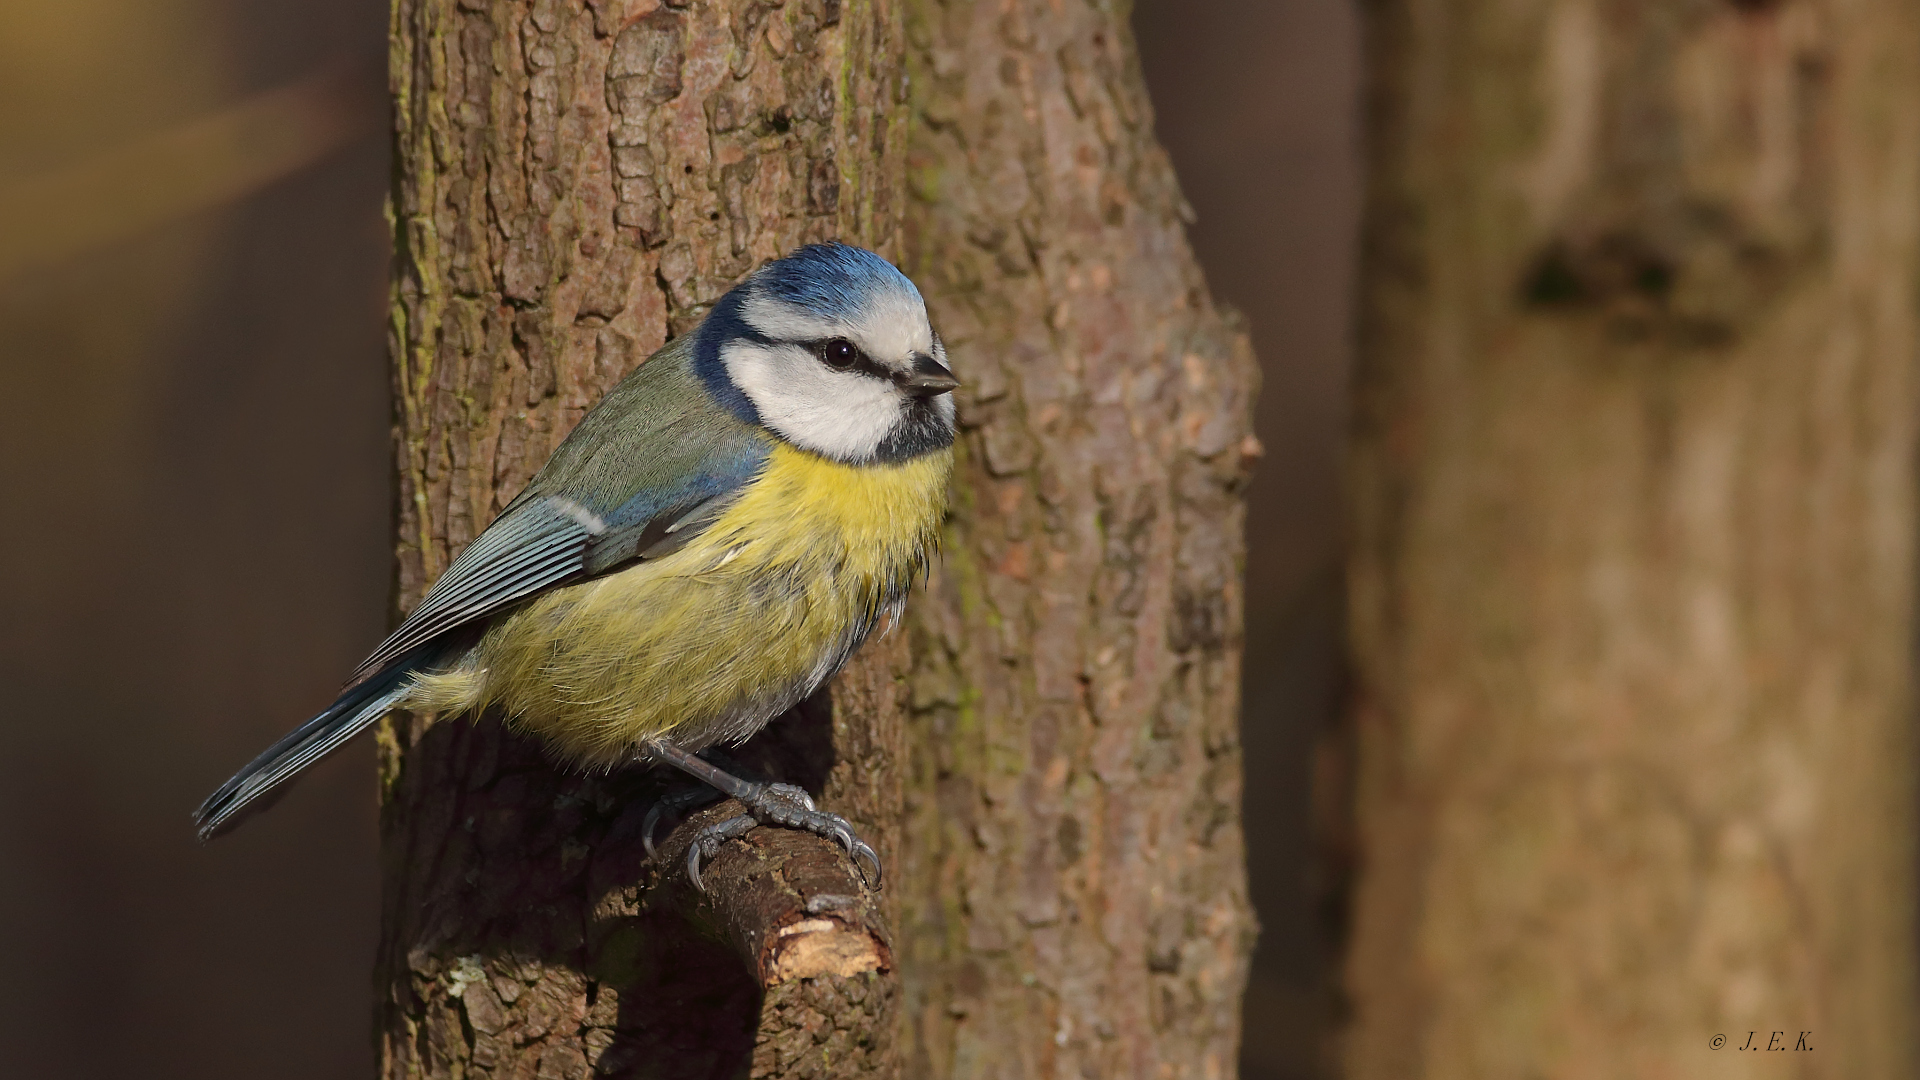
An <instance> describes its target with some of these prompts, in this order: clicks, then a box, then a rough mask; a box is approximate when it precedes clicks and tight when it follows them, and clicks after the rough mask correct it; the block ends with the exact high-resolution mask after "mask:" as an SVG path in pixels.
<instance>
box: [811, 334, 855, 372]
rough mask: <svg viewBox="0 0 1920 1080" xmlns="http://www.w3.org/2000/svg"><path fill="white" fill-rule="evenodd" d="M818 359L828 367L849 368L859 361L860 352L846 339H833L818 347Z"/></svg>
mask: <svg viewBox="0 0 1920 1080" xmlns="http://www.w3.org/2000/svg"><path fill="white" fill-rule="evenodd" d="M820 359H821V360H823V361H825V362H826V364H827V366H828V367H837V368H850V367H852V366H853V364H854V361H856V360H858V359H860V350H859V349H858V348H857V347H855V346H854V344H853V342H851V341H848V340H847V339H846V338H834V339H833V340H832V341H828V342H825V343H823V344H822V345H821V346H820Z"/></svg>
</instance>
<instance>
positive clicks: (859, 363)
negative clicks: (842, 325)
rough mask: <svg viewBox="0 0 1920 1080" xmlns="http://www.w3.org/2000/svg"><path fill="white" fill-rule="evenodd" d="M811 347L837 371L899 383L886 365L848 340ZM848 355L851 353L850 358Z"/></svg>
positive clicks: (843, 339)
mask: <svg viewBox="0 0 1920 1080" xmlns="http://www.w3.org/2000/svg"><path fill="white" fill-rule="evenodd" d="M809 347H810V348H811V349H812V350H813V355H815V356H817V357H819V358H820V362H821V363H823V364H825V365H827V366H828V367H830V368H832V369H834V370H835V371H857V372H859V373H860V374H862V375H870V376H872V377H873V378H876V379H883V380H885V381H887V382H898V381H899V380H898V379H897V378H896V377H895V373H894V371H893V370H892V369H890V368H888V367H887V366H886V365H884V364H882V363H880V362H879V361H877V360H875V359H874V358H873V357H871V356H868V355H867V354H866V352H865V351H864V350H863V349H861V348H860V346H858V345H855V344H854V343H853V342H851V341H848V340H847V339H846V338H828V339H826V340H825V341H815V342H812V343H810V345H809ZM848 353H851V355H850V356H849V355H848Z"/></svg>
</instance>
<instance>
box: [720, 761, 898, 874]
mask: <svg viewBox="0 0 1920 1080" xmlns="http://www.w3.org/2000/svg"><path fill="white" fill-rule="evenodd" d="M748 786H749V787H751V788H753V789H755V790H752V791H748V792H745V793H742V794H740V795H738V796H737V797H738V798H739V799H740V801H741V802H742V803H743V804H745V806H746V810H747V812H746V813H744V814H740V815H737V816H735V817H730V818H728V819H726V820H725V821H718V822H715V823H713V824H712V825H709V826H707V827H706V828H704V829H702V830H700V832H699V834H698V835H697V836H695V837H694V838H693V844H692V845H691V846H689V847H688V848H687V877H689V878H691V879H692V880H693V886H694V888H696V889H699V890H700V891H701V892H706V891H707V887H706V886H705V885H703V884H701V881H700V864H701V863H702V862H703V861H705V860H709V859H712V858H713V857H714V856H715V855H718V854H719V853H720V845H722V844H724V843H726V842H727V841H728V840H733V839H736V838H738V837H741V836H744V835H746V833H747V831H748V830H749V829H752V828H753V827H754V826H755V825H777V826H779V827H780V828H783V829H800V830H802V831H804V832H810V833H812V834H814V835H815V836H823V837H826V838H827V839H828V840H832V841H835V842H836V843H838V844H839V845H840V846H841V847H843V848H845V849H846V851H847V855H848V856H849V857H851V858H852V859H853V861H854V864H855V865H856V866H859V867H860V873H861V877H863V878H866V879H867V883H868V884H869V885H870V886H872V887H874V888H879V886H880V856H879V855H878V854H877V853H875V851H874V850H873V848H872V846H870V845H869V844H868V843H867V842H866V841H865V840H862V839H860V837H859V836H857V835H856V834H855V833H854V831H853V826H852V825H851V824H850V823H849V822H848V821H847V819H846V818H843V817H841V816H840V815H839V814H832V813H828V812H827V811H825V810H820V809H817V808H816V807H815V806H814V805H813V797H812V796H810V795H808V794H807V793H806V792H805V791H804V790H802V789H801V788H797V787H794V786H793V785H792V784H749V785H748ZM868 866H871V867H872V868H873V873H872V874H871V876H869V875H868V873H867V867H868Z"/></svg>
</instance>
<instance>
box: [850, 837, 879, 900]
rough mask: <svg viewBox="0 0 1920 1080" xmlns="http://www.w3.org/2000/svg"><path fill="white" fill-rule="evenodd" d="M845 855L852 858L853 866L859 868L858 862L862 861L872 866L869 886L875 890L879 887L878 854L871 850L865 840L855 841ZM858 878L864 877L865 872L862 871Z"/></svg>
mask: <svg viewBox="0 0 1920 1080" xmlns="http://www.w3.org/2000/svg"><path fill="white" fill-rule="evenodd" d="M847 854H848V855H851V856H852V857H853V860H854V865H855V866H859V865H860V861H861V860H862V859H864V860H866V861H867V862H870V863H872V864H873V880H872V881H871V882H869V884H870V885H871V886H872V887H873V888H876V889H877V888H879V887H880V853H879V852H877V851H875V850H873V848H872V847H871V846H870V845H869V844H868V843H867V842H866V841H865V840H855V841H854V846H853V847H851V848H848V849H847ZM860 876H861V877H866V871H865V870H864V869H862V870H861V873H860Z"/></svg>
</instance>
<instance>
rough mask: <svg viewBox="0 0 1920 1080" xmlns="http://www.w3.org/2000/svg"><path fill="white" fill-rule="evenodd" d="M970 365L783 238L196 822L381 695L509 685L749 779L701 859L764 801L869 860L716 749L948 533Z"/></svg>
mask: <svg viewBox="0 0 1920 1080" xmlns="http://www.w3.org/2000/svg"><path fill="white" fill-rule="evenodd" d="M958 385H959V381H958V380H957V379H956V378H955V377H954V374H953V371H952V369H951V368H949V367H948V365H947V354H946V348H945V346H944V344H943V343H942V342H941V340H940V336H939V335H938V334H937V333H936V332H935V331H934V329H933V325H932V323H931V321H930V320H929V318H928V315H927V308H926V303H925V301H924V299H923V298H922V296H921V294H920V291H919V289H918V288H916V287H915V286H914V284H913V282H912V281H911V280H910V279H909V278H908V277H907V276H906V275H905V274H904V273H903V272H901V271H900V270H899V269H898V268H896V267H895V266H893V264H891V263H889V262H887V261H886V260H885V259H884V258H882V257H881V256H879V255H877V254H875V253H873V252H871V251H868V250H866V249H864V248H860V247H856V246H853V245H850V244H844V243H839V242H832V243H820V244H811V245H807V246H805V247H801V248H799V249H798V250H796V251H793V252H792V253H791V254H789V255H786V256H785V257H782V258H779V259H775V260H773V261H770V262H767V263H766V264H764V265H763V266H761V267H760V268H759V269H758V270H755V271H754V272H753V273H751V274H749V275H748V276H747V277H746V278H745V279H743V280H742V281H740V282H739V283H738V284H737V285H735V286H734V287H733V288H732V289H730V290H728V291H727V292H726V293H725V294H724V295H722V296H721V297H720V299H719V300H717V301H715V302H714V304H713V306H712V308H711V309H710V310H709V311H708V313H707V315H706V317H705V318H704V319H703V320H702V321H701V322H700V324H699V325H698V326H697V327H695V328H694V329H692V330H691V331H689V332H688V333H686V334H684V335H681V336H680V337H677V338H675V339H674V340H672V341H670V342H668V343H667V344H666V345H664V346H663V347H661V349H660V350H659V351H657V352H655V353H654V354H653V355H652V356H650V357H648V358H647V359H646V360H645V361H644V362H643V363H641V364H640V365H639V366H638V367H636V368H635V369H634V370H633V371H632V372H631V373H629V374H628V375H627V376H626V377H625V378H624V379H622V380H621V381H620V382H619V383H618V384H616V385H615V386H614V387H613V389H611V390H610V391H608V392H607V394H606V395H605V396H604V397H603V398H602V399H601V400H600V402H599V403H598V404H596V405H595V406H594V407H593V408H592V409H591V410H589V411H588V412H587V414H586V415H585V416H584V417H582V418H581V421H580V423H579V424H578V426H576V427H575V428H574V430H573V431H572V432H571V433H570V434H569V435H568V436H567V437H566V439H565V440H564V441H562V442H561V444H560V445H559V446H558V447H557V448H556V449H555V450H554V451H553V453H552V456H550V457H549V458H548V459H547V461H546V463H545V465H544V466H542V467H541V469H540V471H539V472H538V473H536V474H535V475H534V477H533V478H532V479H531V480H530V481H528V483H527V485H526V488H525V489H524V490H522V491H521V492H520V493H519V494H518V495H517V496H516V497H515V498H514V499H513V500H512V501H511V502H509V503H508V504H507V505H506V507H505V508H504V509H502V510H501V512H500V514H499V516H498V517H496V518H495V519H494V520H493V522H492V523H491V524H489V525H488V526H487V527H486V528H485V529H484V530H482V531H481V533H480V535H478V536H477V537H475V538H474V539H473V542H472V543H470V544H468V545H467V546H466V548H465V549H464V550H463V551H462V552H461V553H460V555H459V557H457V558H455V559H454V560H453V562H452V564H451V565H449V566H448V567H447V569H446V572H445V573H443V574H442V575H441V576H440V578H439V579H438V580H437V581H436V582H435V583H434V585H433V587H432V588H431V589H429V590H428V591H427V593H426V595H425V596H424V597H423V598H422V599H421V601H420V603H419V605H418V606H417V607H416V608H414V610H413V611H412V613H411V614H409V615H408V616H407V617H406V619H404V620H403V621H402V622H401V623H400V625H399V627H398V628H396V629H395V630H394V631H393V632H392V633H391V634H389V635H388V636H387V637H386V638H385V639H384V640H383V641H381V642H380V643H379V645H378V646H377V647H376V648H374V650H373V652H372V653H370V654H369V655H368V656H367V658H366V659H365V660H363V661H361V663H360V665H359V666H358V667H357V668H356V669H355V670H354V671H353V673H352V675H351V676H350V677H349V679H348V680H347V682H346V684H345V686H344V688H343V689H342V690H341V691H340V693H339V695H338V696H337V697H336V698H335V699H334V701H333V703H332V704H331V705H329V706H327V708H326V709H324V710H323V711H321V712H320V713H319V714H318V715H316V716H314V717H313V718H312V719H310V720H308V721H307V722H306V723H304V724H302V725H300V726H299V727H298V728H296V729H295V730H293V731H292V732H290V733H289V734H287V735H286V736H285V737H284V738H282V739H280V740H279V741H278V742H276V743H274V744H273V745H272V746H271V747H269V748H268V749H267V750H266V751H265V752H263V753H262V754H260V756H259V757H257V758H255V759H254V760H253V761H252V762H251V763H249V764H248V765H247V766H246V767H245V768H243V769H241V770H240V771H239V772H238V773H236V774H235V775H234V776H233V777H232V778H231V779H229V780H228V781H227V782H226V783H225V784H222V785H221V786H220V787H219V789H218V790H216V791H215V792H214V793H213V794H212V795H211V796H209V797H208V798H207V800H206V801H205V802H204V803H202V804H201V805H200V807H199V808H198V810H196V811H195V813H194V824H195V828H196V830H197V832H198V834H199V836H200V838H201V839H202V840H209V839H212V838H213V837H215V836H219V835H222V834H224V833H226V832H227V831H229V830H231V829H232V828H234V827H235V826H236V825H238V824H239V823H240V822H241V821H242V820H244V819H245V818H247V817H248V816H250V812H251V811H254V810H258V809H261V808H264V806H265V805H266V802H265V801H263V800H265V799H266V797H267V796H269V795H270V794H273V793H275V792H276V790H277V789H279V788H280V787H281V785H283V784H285V783H286V782H288V781H289V780H291V779H292V778H293V777H295V776H296V775H298V774H299V773H300V772H302V771H303V770H305V769H307V768H308V767H310V766H312V765H313V764H314V763H315V762H317V761H319V760H321V759H322V758H324V757H326V756H327V755H328V754H330V753H332V752H334V751H335V750H338V749H339V748H340V747H341V746H343V745H344V744H346V743H347V741H348V740H350V739H352V738H353V737H354V736H355V735H357V734H359V733H361V732H363V731H365V730H366V729H368V728H369V727H371V726H372V725H374V724H375V723H376V722H378V721H379V720H380V719H381V718H382V717H384V716H386V715H387V714H388V713H390V712H393V711H395V710H400V709H407V710H412V711H415V712H420V713H430V714H433V715H434V717H435V722H436V723H438V722H442V721H443V720H446V719H450V718H452V717H456V716H460V715H468V716H473V715H478V714H480V713H482V712H484V711H487V710H490V709H491V710H497V712H498V714H499V715H500V716H501V717H502V718H503V719H504V721H505V723H506V724H507V725H508V726H509V727H511V728H514V729H516V730H518V731H521V732H524V733H527V734H529V735H532V736H534V737H535V738H537V739H538V740H540V741H541V742H543V743H544V744H545V746H546V747H547V748H549V750H550V751H551V752H552V753H553V754H554V755H556V756H557V757H558V758H560V759H561V760H562V761H563V762H565V763H568V764H570V765H573V766H575V767H579V768H602V769H607V768H614V767H619V766H623V765H630V764H636V763H638V764H644V765H667V766H672V767H675V768H678V769H680V770H682V771H684V772H686V773H688V774H690V775H691V776H693V777H694V778H695V779H697V780H699V781H702V782H704V783H705V784H707V785H710V786H711V787H712V788H714V789H717V791H718V792H720V793H722V794H724V795H728V796H732V797H734V798H736V799H739V800H740V802H741V803H742V805H743V806H744V807H745V810H746V812H745V813H744V814H742V815H739V816H737V817H735V818H731V819H728V820H726V821H722V822H719V823H716V824H714V825H712V826H709V827H708V828H707V829H705V830H704V831H702V832H701V833H700V834H698V835H697V836H696V837H695V840H694V842H693V844H692V846H691V847H690V849H689V851H688V856H687V858H688V871H689V874H690V875H691V877H692V879H693V882H694V884H695V885H696V886H701V880H700V862H701V860H702V859H703V858H704V859H711V858H712V857H713V856H714V855H715V854H717V852H718V851H719V849H720V845H721V844H722V843H723V842H724V841H726V840H728V839H731V838H733V837H736V836H739V835H742V834H744V833H745V832H746V831H747V830H748V829H750V828H752V827H753V826H754V825H755V824H769V825H777V826H785V827H788V828H797V829H802V830H806V831H809V832H813V833H816V834H818V835H821V836H826V837H829V838H831V839H833V840H835V841H837V842H839V843H840V844H841V845H842V846H844V847H845V848H846V850H847V852H848V854H849V855H850V856H851V857H853V858H855V859H856V862H857V863H859V862H864V863H868V864H871V867H872V872H873V875H874V880H875V881H876V882H877V880H878V874H879V869H880V867H879V859H878V857H877V856H876V855H875V853H874V851H873V849H872V848H871V847H870V846H869V845H867V844H866V843H865V842H864V841H862V840H860V839H859V838H858V837H857V836H856V835H855V834H854V831H853V829H852V827H851V826H850V825H849V824H848V823H847V822H846V820H845V819H843V818H841V817H839V816H838V815H835V814H831V813H827V812H825V811H821V810H819V809H818V808H816V807H815V806H814V804H813V801H812V799H811V798H810V797H808V795H807V793H806V792H805V791H804V790H802V789H799V788H796V787H792V786H789V785H784V784H770V783H763V782H759V781H755V780H751V779H746V778H743V777H741V776H737V775H734V774H733V773H731V772H728V771H727V770H726V769H724V768H722V767H721V766H720V765H716V764H715V763H714V762H713V761H712V760H709V759H710V758H712V757H715V756H716V755H715V754H712V753H708V754H706V755H705V756H703V751H710V750H717V749H718V748H720V747H723V746H725V745H732V744H737V743H740V742H742V741H744V740H746V739H747V738H748V737H750V736H752V735H753V734H754V733H755V732H757V731H759V730H760V729H761V728H762V727H764V726H765V725H766V724H767V723H768V722H769V721H771V720H772V719H773V718H774V717H776V716H778V715H780V714H781V713H782V712H785V711H786V710H787V709H789V708H791V707H793V706H794V705H795V704H797V703H798V702H799V701H801V700H802V699H803V698H805V697H806V696H807V695H809V694H811V693H812V692H814V691H815V690H816V689H818V688H819V687H821V686H822V685H824V684H825V683H826V682H827V681H828V680H829V679H831V678H832V677H833V675H834V673H835V672H837V671H838V670H839V669H840V668H841V666H842V665H844V664H845V663H846V661H847V660H848V659H849V658H850V657H851V656H852V655H853V653H854V652H855V650H857V649H858V648H859V647H860V645H861V644H862V643H863V642H864V641H865V640H866V639H867V637H868V636H869V635H870V634H871V633H872V632H873V631H874V629H875V627H876V626H878V625H880V624H882V623H883V622H888V621H890V620H891V619H892V618H894V617H897V616H898V614H899V612H900V610H901V607H902V605H903V604H904V603H905V600H906V597H907V594H908V591H909V589H910V588H911V587H912V584H913V582H914V580H915V579H916V577H918V576H919V575H920V574H921V573H922V572H923V571H925V569H926V568H927V566H928V564H929V560H930V559H931V558H932V557H933V555H934V554H935V552H936V551H937V548H938V543H939V536H940V530H941V528H942V523H943V521H944V518H945V512H946V505H947V489H948V484H949V479H950V476H951V473H952V470H953V445H954V432H955V419H954V414H955V410H954V403H953V395H952V391H953V390H954V389H955V388H956V387H957V386H958ZM653 820H654V815H649V822H648V829H647V832H648V834H649V835H648V839H649V844H648V846H649V848H651V842H650V841H651V827H652V821H653ZM862 872H863V874H864V873H865V872H866V868H865V866H862ZM701 887H704V886H701Z"/></svg>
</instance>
